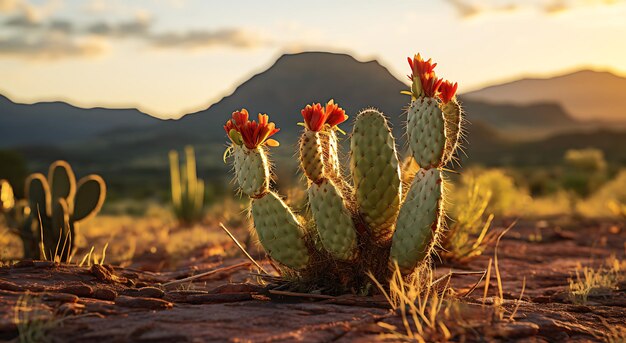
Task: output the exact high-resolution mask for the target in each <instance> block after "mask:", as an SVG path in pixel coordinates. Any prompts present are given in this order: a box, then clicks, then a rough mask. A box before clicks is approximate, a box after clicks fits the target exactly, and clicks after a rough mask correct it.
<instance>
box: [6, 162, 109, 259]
mask: <svg viewBox="0 0 626 343" xmlns="http://www.w3.org/2000/svg"><path fill="white" fill-rule="evenodd" d="M25 194H26V197H27V198H26V199H25V200H15V199H14V198H13V191H12V188H11V186H10V185H9V183H8V182H6V181H3V180H0V199H1V201H0V203H1V205H0V212H2V214H3V215H4V218H5V220H6V221H7V222H8V223H7V224H8V226H9V227H10V228H12V229H13V231H15V233H17V234H18V235H19V236H20V238H21V239H22V243H23V246H24V258H31V259H40V258H43V257H48V258H55V257H58V258H59V259H60V261H67V260H68V259H69V257H70V255H71V253H72V251H73V248H74V243H75V232H76V229H77V226H78V224H79V223H80V222H82V221H84V220H87V219H88V218H91V217H93V216H95V215H96V214H97V213H98V212H99V211H100V208H101V207H102V204H103V203H104V199H105V197H106V184H105V183H104V180H103V179H102V178H101V177H100V176H98V175H95V174H94V175H88V176H86V177H83V178H82V179H80V180H79V181H78V183H77V182H76V177H75V176H74V172H73V171H72V168H71V166H70V165H69V164H68V163H67V162H65V161H56V162H54V163H53V164H52V165H51V166H50V170H49V173H48V177H46V176H44V175H43V174H40V173H35V174H31V175H30V176H29V177H28V178H27V179H26V188H25Z"/></svg>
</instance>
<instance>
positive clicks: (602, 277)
mask: <svg viewBox="0 0 626 343" xmlns="http://www.w3.org/2000/svg"><path fill="white" fill-rule="evenodd" d="M625 271H626V261H620V260H618V259H616V258H615V257H611V258H609V259H608V260H607V261H606V262H605V263H604V264H603V265H602V266H600V267H599V268H597V269H594V268H591V267H582V266H581V265H578V266H577V267H576V271H575V277H573V278H571V279H569V296H570V300H571V301H572V302H574V303H576V304H584V303H587V301H588V300H589V297H594V296H595V297H597V296H609V295H610V294H611V292H612V291H613V290H615V289H617V286H618V284H619V283H620V282H621V281H622V280H624V277H625V275H624V274H625Z"/></svg>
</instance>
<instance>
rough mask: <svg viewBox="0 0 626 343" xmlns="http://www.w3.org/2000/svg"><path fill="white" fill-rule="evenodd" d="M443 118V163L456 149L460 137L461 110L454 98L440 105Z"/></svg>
mask: <svg viewBox="0 0 626 343" xmlns="http://www.w3.org/2000/svg"><path fill="white" fill-rule="evenodd" d="M441 109H442V111H443V117H444V120H445V124H444V127H445V132H446V145H445V152H444V158H443V160H444V164H447V163H448V162H449V161H450V160H451V159H452V157H453V156H454V152H455V151H456V149H457V147H458V145H459V141H460V137H461V122H462V117H461V115H462V110H461V106H460V105H459V103H458V101H457V100H456V99H452V100H450V101H449V102H448V103H446V104H444V105H442V106H441Z"/></svg>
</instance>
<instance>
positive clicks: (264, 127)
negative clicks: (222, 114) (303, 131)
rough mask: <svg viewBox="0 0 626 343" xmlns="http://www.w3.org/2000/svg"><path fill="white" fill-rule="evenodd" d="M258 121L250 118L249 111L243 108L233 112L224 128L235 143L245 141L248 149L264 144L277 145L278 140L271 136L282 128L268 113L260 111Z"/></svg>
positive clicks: (240, 143)
mask: <svg viewBox="0 0 626 343" xmlns="http://www.w3.org/2000/svg"><path fill="white" fill-rule="evenodd" d="M258 121H259V122H258V123H257V122H256V121H254V120H252V121H251V120H248V111H246V109H242V110H241V111H235V112H233V114H232V119H230V120H229V121H227V122H226V125H224V130H225V131H226V133H227V134H228V137H229V138H230V140H231V141H232V142H233V143H235V144H237V145H242V143H243V144H244V145H245V146H246V147H247V148H248V149H256V147H258V146H259V145H263V144H267V145H269V146H277V145H278V142H276V141H275V140H273V139H269V138H270V137H271V136H273V135H274V134H275V133H276V132H278V131H279V130H280V129H278V128H276V125H275V124H274V123H272V122H270V121H269V116H268V115H267V114H261V113H259V115H258Z"/></svg>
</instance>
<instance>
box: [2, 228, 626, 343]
mask: <svg viewBox="0 0 626 343" xmlns="http://www.w3.org/2000/svg"><path fill="white" fill-rule="evenodd" d="M611 256H614V257H615V258H616V259H617V261H624V260H626V227H624V225H623V223H603V222H587V223H578V224H576V225H560V224H559V221H558V220H549V221H536V222H524V223H518V224H517V225H516V226H515V227H514V228H513V230H511V231H510V232H509V233H508V234H507V235H505V236H504V238H503V239H502V241H501V243H500V246H499V249H498V262H499V263H498V264H499V271H500V275H501V277H502V289H503V293H502V300H500V299H501V298H500V297H499V294H498V293H499V292H498V287H497V281H496V277H495V270H492V272H491V277H490V281H489V291H488V297H487V298H483V291H484V287H485V284H484V281H481V282H479V280H480V277H481V275H477V274H469V273H468V274H463V273H458V272H464V271H485V270H486V268H487V265H488V263H489V262H488V261H489V260H490V259H492V258H493V257H494V250H493V247H492V248H491V249H489V250H487V251H486V252H485V254H483V255H482V256H480V257H478V258H476V259H474V260H472V261H470V262H469V263H466V264H463V265H450V264H444V263H439V265H438V267H437V272H436V273H437V276H443V275H446V274H447V273H449V272H450V271H451V270H452V271H454V273H453V276H452V277H451V283H450V289H449V290H448V291H447V294H449V297H448V298H447V299H448V300H446V301H445V302H444V303H443V305H442V310H441V311H440V312H439V316H438V320H437V324H436V325H435V327H434V328H428V327H425V328H424V331H423V335H424V337H426V341H438V340H444V339H446V338H449V339H450V340H452V341H512V340H513V341H514V340H520V341H525V342H544V341H546V342H564V341H608V340H609V339H610V338H615V339H619V338H620V335H621V339H622V340H624V339H626V283H625V282H624V280H625V279H626V278H624V275H623V274H624V270H623V269H622V270H621V271H620V273H621V281H620V282H618V284H617V286H616V287H614V288H613V289H595V290H594V291H593V292H591V294H590V295H589V297H588V299H587V300H586V301H582V300H580V299H578V300H577V299H573V298H572V297H571V296H570V293H569V281H568V280H569V279H570V278H572V277H574V275H575V272H576V270H577V268H578V269H579V271H581V270H582V269H580V268H581V266H594V267H595V268H598V266H600V265H602V264H606V262H605V261H606V260H607V259H608V258H609V257H611ZM622 265H625V264H623V263H622ZM254 270H255V269H254V268H253V265H252V263H251V262H249V261H248V260H246V259H244V258H239V257H233V258H227V259H220V258H214V259H213V260H211V259H208V260H207V259H205V260H202V262H198V263H196V264H194V265H190V266H189V267H185V268H179V270H177V271H171V272H158V273H157V272H148V271H143V270H140V269H131V268H119V267H114V266H108V265H103V266H101V265H93V266H90V267H78V266H75V265H58V264H55V263H51V262H41V261H21V262H19V263H17V264H14V265H12V266H10V267H9V266H5V267H2V268H0V340H9V341H10V340H17V339H18V338H20V337H21V338H23V339H24V338H28V337H30V338H32V339H40V338H42V337H45V338H46V339H48V340H49V341H53V342H127V341H133V342H205V341H211V342H221V341H227V342H229V341H234V342H241V341H244V342H245V341H253V342H279V341H286V342H287V341H306V342H331V341H339V342H353V341H357V342H369V341H372V340H375V339H379V340H386V341H397V340H401V339H403V335H406V334H407V331H406V329H405V326H404V324H403V322H402V320H401V318H402V316H401V313H400V312H401V311H393V310H391V309H390V308H389V306H388V304H387V302H386V301H385V298H384V297H383V296H382V295H380V296H374V297H357V296H340V297H332V296H324V295H315V294H313V295H303V294H295V293H290V292H284V291H277V290H270V289H269V288H268V287H263V286H259V284H258V283H257V281H258V280H257V277H256V276H255V275H251V272H252V271H254ZM190 276H195V277H196V278H195V279H189V277H190ZM198 276H200V277H198ZM524 278H525V289H524V292H523V295H522V296H521V300H519V301H518V299H520V294H521V292H522V286H523V280H524ZM444 279H445V278H444ZM441 283H443V282H441ZM516 307H517V310H515V308H516ZM442 327H445V329H442ZM410 328H411V331H412V332H415V331H416V328H415V327H414V326H412V325H411V326H410ZM620 330H623V331H620ZM620 332H621V334H620Z"/></svg>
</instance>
